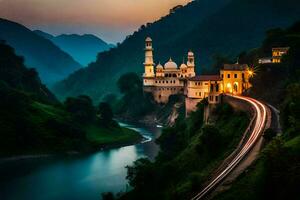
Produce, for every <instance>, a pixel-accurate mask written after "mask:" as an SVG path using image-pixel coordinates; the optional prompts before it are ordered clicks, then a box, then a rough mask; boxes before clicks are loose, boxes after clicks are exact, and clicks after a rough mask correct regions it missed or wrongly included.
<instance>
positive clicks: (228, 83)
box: [220, 64, 253, 95]
mask: <svg viewBox="0 0 300 200" xmlns="http://www.w3.org/2000/svg"><path fill="white" fill-rule="evenodd" d="M220 75H221V78H222V80H223V83H222V84H223V86H222V87H223V92H224V93H230V94H235V95H241V94H242V93H243V92H244V91H246V90H247V89H249V88H250V87H251V84H250V83H249V79H250V77H251V76H252V75H253V72H252V71H251V70H249V67H248V65H247V64H225V65H224V67H223V69H221V71H220Z"/></svg>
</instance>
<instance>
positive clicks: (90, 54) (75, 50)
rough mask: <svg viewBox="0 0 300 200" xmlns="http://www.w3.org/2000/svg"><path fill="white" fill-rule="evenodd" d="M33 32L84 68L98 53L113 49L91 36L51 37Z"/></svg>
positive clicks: (39, 32) (43, 33)
mask: <svg viewBox="0 0 300 200" xmlns="http://www.w3.org/2000/svg"><path fill="white" fill-rule="evenodd" d="M34 32H35V33H36V34H38V35H40V36H42V37H44V38H46V39H49V40H51V41H52V42H53V43H54V44H55V45H57V46H58V47H59V48H61V49H62V50H63V51H65V52H67V53H68V54H70V55H71V56H72V57H73V58H74V59H75V60H77V61H78V62H79V63H80V64H82V65H84V66H87V65H88V64H89V63H91V62H92V61H94V60H95V59H96V58H97V54H98V53H100V52H103V51H106V50H109V49H110V48H112V47H114V45H111V44H108V43H106V42H104V41H103V40H102V39H100V38H98V37H96V36H94V35H91V34H84V35H77V34H71V35H67V34H63V35H59V36H53V35H51V34H48V33H45V32H43V31H39V30H36V31H34Z"/></svg>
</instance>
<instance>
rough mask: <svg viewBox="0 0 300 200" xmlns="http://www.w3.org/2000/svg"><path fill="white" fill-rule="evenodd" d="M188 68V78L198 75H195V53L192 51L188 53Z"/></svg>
mask: <svg viewBox="0 0 300 200" xmlns="http://www.w3.org/2000/svg"><path fill="white" fill-rule="evenodd" d="M187 66H188V76H189V77H194V76H195V75H196V74H195V57H194V53H193V52H192V51H191V50H190V51H189V52H188V61H187Z"/></svg>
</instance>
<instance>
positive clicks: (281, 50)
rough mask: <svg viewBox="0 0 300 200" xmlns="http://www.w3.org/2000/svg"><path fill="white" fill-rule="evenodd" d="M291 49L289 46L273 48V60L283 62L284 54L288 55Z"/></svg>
mask: <svg viewBox="0 0 300 200" xmlns="http://www.w3.org/2000/svg"><path fill="white" fill-rule="evenodd" d="M289 49H290V48H289V47H278V48H272V57H273V59H272V62H273V63H281V59H282V56H283V55H286V54H287V53H288V52H289Z"/></svg>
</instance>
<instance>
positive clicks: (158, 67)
mask: <svg viewBox="0 0 300 200" xmlns="http://www.w3.org/2000/svg"><path fill="white" fill-rule="evenodd" d="M163 68H164V67H163V66H162V65H161V64H160V63H159V64H158V65H157V66H156V69H163Z"/></svg>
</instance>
